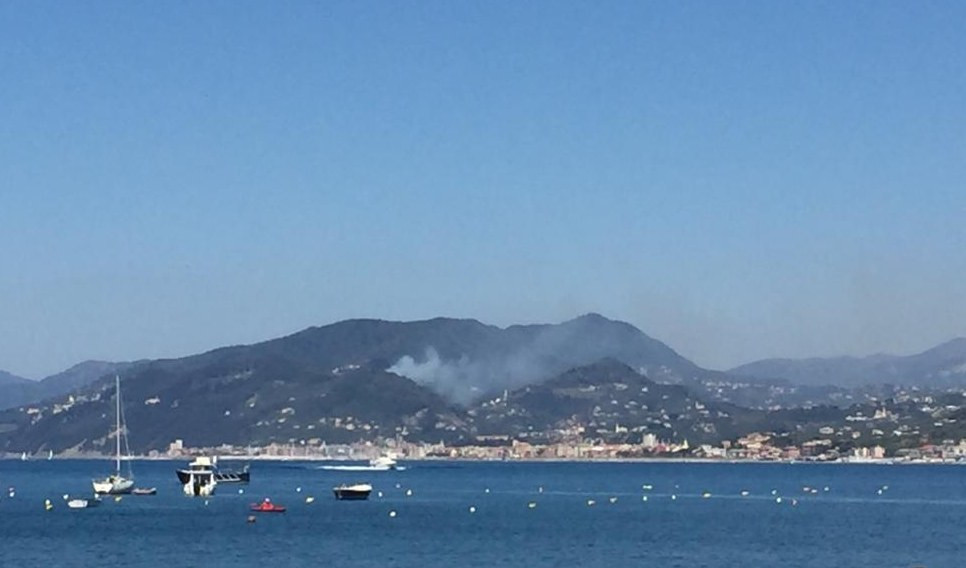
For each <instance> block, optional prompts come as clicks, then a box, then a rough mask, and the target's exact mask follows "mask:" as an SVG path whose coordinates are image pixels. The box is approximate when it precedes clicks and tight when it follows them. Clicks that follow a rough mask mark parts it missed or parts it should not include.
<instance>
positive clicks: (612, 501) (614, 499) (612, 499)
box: [608, 497, 617, 505]
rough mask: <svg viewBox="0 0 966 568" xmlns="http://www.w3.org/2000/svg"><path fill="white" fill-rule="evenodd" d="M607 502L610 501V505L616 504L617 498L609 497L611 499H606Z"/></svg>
mask: <svg viewBox="0 0 966 568" xmlns="http://www.w3.org/2000/svg"><path fill="white" fill-rule="evenodd" d="M608 500H609V501H610V503H611V505H613V504H614V503H616V502H617V497H611V498H610V499H608Z"/></svg>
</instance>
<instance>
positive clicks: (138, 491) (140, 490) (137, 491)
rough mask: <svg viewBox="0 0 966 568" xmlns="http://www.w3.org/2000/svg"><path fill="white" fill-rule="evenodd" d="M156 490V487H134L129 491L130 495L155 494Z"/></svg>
mask: <svg viewBox="0 0 966 568" xmlns="http://www.w3.org/2000/svg"><path fill="white" fill-rule="evenodd" d="M157 492H158V488H157V487H135V488H134V490H133V491H131V494H132V495H155V494H157Z"/></svg>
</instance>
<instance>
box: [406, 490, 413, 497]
mask: <svg viewBox="0 0 966 568" xmlns="http://www.w3.org/2000/svg"><path fill="white" fill-rule="evenodd" d="M412 496H413V490H412V489H407V490H406V497H412Z"/></svg>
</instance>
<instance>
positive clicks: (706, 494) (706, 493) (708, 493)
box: [701, 491, 711, 499]
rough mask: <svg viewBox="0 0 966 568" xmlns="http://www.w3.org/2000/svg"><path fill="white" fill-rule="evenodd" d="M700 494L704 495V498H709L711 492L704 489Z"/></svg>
mask: <svg viewBox="0 0 966 568" xmlns="http://www.w3.org/2000/svg"><path fill="white" fill-rule="evenodd" d="M701 496H702V497H704V498H705V499H709V498H710V497H711V492H710V491H705V492H704V493H702V494H701Z"/></svg>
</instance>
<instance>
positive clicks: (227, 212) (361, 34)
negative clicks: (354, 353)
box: [0, 2, 966, 378]
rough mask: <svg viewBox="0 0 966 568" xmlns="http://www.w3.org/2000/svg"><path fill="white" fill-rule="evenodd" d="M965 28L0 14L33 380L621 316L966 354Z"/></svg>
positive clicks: (693, 335)
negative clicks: (360, 330)
mask: <svg viewBox="0 0 966 568" xmlns="http://www.w3.org/2000/svg"><path fill="white" fill-rule="evenodd" d="M964 29H966V7H964V5H963V4H961V3H955V2H915V3H909V2H852V3H846V4H843V3H839V2H801V3H790V2H781V3H780V2H735V3H723V2H722V3H716V2H626V3H624V2H609V3H604V4H601V3H597V2H587V3H577V2H568V3H562V2H532V3H519V2H423V3H401V2H385V3H367V2H344V3H343V2H321V3H320V2H313V3H309V2H289V3H273V2H203V3H202V2H182V3H176V2H172V3H149V2H94V3H85V4H80V3H63V2H49V3H46V2H15V3H9V2H8V3H5V4H3V5H0V243H2V246H0V369H5V370H8V371H11V372H14V373H17V374H21V375H24V376H29V377H33V378H39V377H41V376H44V375H46V374H49V373H53V372H56V371H59V370H61V369H63V368H65V367H67V366H69V365H71V364H73V363H76V362H79V361H81V360H84V359H89V358H99V359H108V360H128V359H135V358H142V357H162V356H181V355H186V354H190V353H195V352H199V351H203V350H207V349H210V348H214V347H217V346H221V345H225V344H234V343H248V342H253V341H258V340H262V339H267V338H271V337H275V336H278V335H282V334H285V333H289V332H293V331H296V330H298V329H301V328H304V327H307V326H309V325H321V324H326V323H331V322H334V321H337V320H340V319H345V318H350V317H379V318H387V319H418V318H428V317H434V316H437V315H446V316H454V317H472V318H477V319H480V320H482V321H485V322H488V323H493V324H497V325H508V324H512V323H523V322H538V321H541V322H542V321H547V322H555V321H561V320H565V319H569V318H571V317H574V316H576V315H579V314H581V313H585V312H589V311H596V312H600V313H603V314H605V315H607V316H609V317H612V318H616V319H623V320H626V321H629V322H631V323H633V324H635V325H637V326H638V327H640V328H641V329H642V330H644V331H645V332H647V333H648V334H650V335H652V336H654V337H657V338H659V339H661V340H663V341H665V342H667V343H669V344H670V345H671V346H672V347H674V348H675V349H677V350H678V351H680V352H681V353H682V354H684V355H685V356H687V357H690V358H692V359H693V360H695V361H696V362H697V363H699V364H702V365H705V366H709V367H713V368H724V367H729V366H732V365H736V364H739V363H743V362H747V361H750V360H753V359H758V358H763V357H772V356H810V355H837V354H856V355H862V354H868V353H873V352H878V351H886V352H894V353H909V352H913V351H917V350H921V349H924V348H927V347H930V346H932V345H934V344H936V343H939V342H941V341H945V340H947V339H950V338H952V337H954V336H959V335H966V301H964V300H966V297H964V296H966V293H964V290H966V286H964V282H966V247H964V245H966V228H964V220H966V105H964V104H963V101H964V100H966V55H964V54H966V39H964V37H966V34H963V33H962V30H964Z"/></svg>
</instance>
